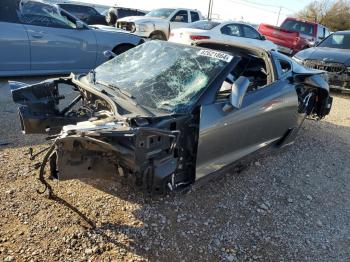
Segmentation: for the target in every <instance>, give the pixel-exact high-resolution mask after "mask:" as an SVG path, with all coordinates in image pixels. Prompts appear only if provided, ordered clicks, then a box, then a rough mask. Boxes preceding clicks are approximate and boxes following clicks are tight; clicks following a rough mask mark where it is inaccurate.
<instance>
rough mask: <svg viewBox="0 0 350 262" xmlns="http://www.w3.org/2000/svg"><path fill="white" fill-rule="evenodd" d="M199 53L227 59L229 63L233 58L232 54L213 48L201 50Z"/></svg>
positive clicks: (223, 59) (222, 59)
mask: <svg viewBox="0 0 350 262" xmlns="http://www.w3.org/2000/svg"><path fill="white" fill-rule="evenodd" d="M198 55H201V56H206V57H211V58H216V59H219V60H221V61H225V62H227V63H230V62H231V61H232V58H233V56H232V55H229V54H226V53H222V52H217V51H213V50H200V51H199V52H198Z"/></svg>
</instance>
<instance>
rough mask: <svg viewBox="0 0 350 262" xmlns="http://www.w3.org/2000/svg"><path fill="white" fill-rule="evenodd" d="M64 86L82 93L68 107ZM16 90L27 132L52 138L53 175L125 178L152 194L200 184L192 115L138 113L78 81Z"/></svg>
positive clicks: (48, 161) (61, 80)
mask: <svg viewBox="0 0 350 262" xmlns="http://www.w3.org/2000/svg"><path fill="white" fill-rule="evenodd" d="M61 84H63V85H68V86H69V87H71V89H72V90H73V91H75V92H76V93H77V94H76V97H75V96H73V99H72V101H70V102H68V103H67V102H66V105H65V106H64V107H63V108H62V109H60V108H59V104H60V103H59V102H60V100H64V97H65V96H62V95H61V94H60V92H59V91H60V87H59V86H60V85H61ZM12 89H13V91H12V92H13V98H14V101H15V102H17V103H19V104H21V105H22V106H21V107H20V118H21V123H22V129H23V132H25V133H46V134H48V135H51V138H52V141H53V144H52V147H51V149H50V150H49V151H48V152H47V156H46V158H44V161H43V162H42V168H41V170H44V168H45V167H48V166H49V167H50V174H51V177H53V178H56V179H59V180H70V179H81V178H92V179H94V178H107V179H108V178H120V179H123V180H125V181H127V182H128V184H129V185H133V186H135V187H136V188H139V189H142V190H143V191H145V192H148V193H164V192H166V191H173V190H176V189H180V188H182V187H184V186H187V185H189V184H191V183H193V182H194V180H195V159H196V157H195V156H196V148H197V145H196V141H197V139H196V134H197V133H198V126H197V125H196V121H197V120H196V119H195V118H194V117H193V116H191V115H190V114H188V115H187V114H183V115H166V114H163V115H153V116H150V115H141V114H136V115H135V114H132V113H130V112H128V111H127V110H125V109H124V110H123V109H121V108H120V106H119V105H118V104H117V103H115V102H113V100H112V99H109V98H110V97H109V96H106V94H104V93H103V92H102V93H101V94H99V93H92V92H90V91H89V90H88V89H86V88H83V87H82V86H81V85H79V84H78V83H77V81H75V80H74V78H72V77H70V78H59V79H54V80H50V81H46V82H43V83H39V84H36V85H33V86H26V85H23V84H20V83H12ZM74 97H75V98H74ZM59 130H60V131H59ZM41 176H43V174H41Z"/></svg>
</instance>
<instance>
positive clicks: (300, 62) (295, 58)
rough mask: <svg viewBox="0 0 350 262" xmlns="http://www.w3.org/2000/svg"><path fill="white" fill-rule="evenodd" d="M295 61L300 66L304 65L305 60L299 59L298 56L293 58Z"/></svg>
mask: <svg viewBox="0 0 350 262" xmlns="http://www.w3.org/2000/svg"><path fill="white" fill-rule="evenodd" d="M293 60H294V61H295V62H297V63H298V64H301V65H302V64H304V60H302V59H300V58H298V57H296V56H293Z"/></svg>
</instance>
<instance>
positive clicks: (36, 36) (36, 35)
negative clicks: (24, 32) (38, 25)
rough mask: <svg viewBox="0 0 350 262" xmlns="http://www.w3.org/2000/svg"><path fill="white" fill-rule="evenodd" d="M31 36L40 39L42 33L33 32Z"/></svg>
mask: <svg viewBox="0 0 350 262" xmlns="http://www.w3.org/2000/svg"><path fill="white" fill-rule="evenodd" d="M32 37H33V38H37V39H40V38H43V35H39V34H33V35H32Z"/></svg>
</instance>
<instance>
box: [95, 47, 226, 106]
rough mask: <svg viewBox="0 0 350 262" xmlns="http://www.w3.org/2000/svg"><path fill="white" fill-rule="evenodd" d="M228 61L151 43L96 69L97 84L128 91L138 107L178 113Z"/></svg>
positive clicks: (208, 52)
mask: <svg viewBox="0 0 350 262" xmlns="http://www.w3.org/2000/svg"><path fill="white" fill-rule="evenodd" d="M231 59H232V56H230V55H227V54H225V53H221V52H217V51H211V50H204V49H200V48H197V47H191V46H182V45H176V44H173V43H169V42H163V41H151V42H147V43H145V44H143V45H141V46H138V47H136V48H133V49H131V50H130V51H128V52H126V53H124V54H122V55H119V56H117V57H116V58H114V59H113V60H110V61H108V62H106V63H105V64H103V65H101V66H100V67H98V68H97V69H96V80H97V81H103V82H105V83H108V84H111V85H113V86H117V87H118V88H120V89H122V90H125V91H127V92H128V93H130V94H131V95H132V96H133V97H135V99H136V100H137V102H138V104H140V105H143V106H146V107H149V108H154V109H165V110H169V111H172V112H180V111H183V110H186V109H187V108H188V107H189V106H191V105H192V104H193V103H194V102H196V98H197V97H199V96H200V94H202V92H203V91H204V90H205V89H206V87H207V86H208V85H209V84H210V82H211V81H212V80H213V79H214V78H215V77H216V76H217V75H218V74H219V73H220V72H221V71H222V70H223V69H224V68H225V67H226V66H227V65H228V64H229V62H230V61H231Z"/></svg>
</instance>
